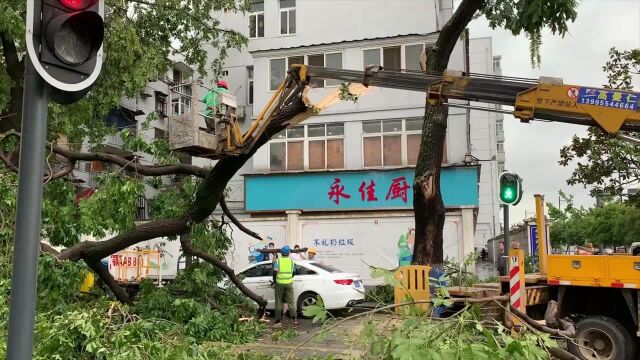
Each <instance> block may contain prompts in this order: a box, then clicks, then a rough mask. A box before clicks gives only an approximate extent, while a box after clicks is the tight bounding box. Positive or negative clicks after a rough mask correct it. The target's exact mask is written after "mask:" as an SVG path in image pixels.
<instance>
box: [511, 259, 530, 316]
mask: <svg viewBox="0 0 640 360" xmlns="http://www.w3.org/2000/svg"><path fill="white" fill-rule="evenodd" d="M524 286H525V278H524V250H522V249H511V250H509V295H510V296H509V300H510V302H511V306H513V307H514V308H515V309H518V310H520V311H521V312H525V311H526V305H527V304H526V299H525V288H524ZM511 319H512V320H513V323H514V324H521V323H522V322H521V321H520V318H519V317H517V316H515V315H513V316H512V317H511Z"/></svg>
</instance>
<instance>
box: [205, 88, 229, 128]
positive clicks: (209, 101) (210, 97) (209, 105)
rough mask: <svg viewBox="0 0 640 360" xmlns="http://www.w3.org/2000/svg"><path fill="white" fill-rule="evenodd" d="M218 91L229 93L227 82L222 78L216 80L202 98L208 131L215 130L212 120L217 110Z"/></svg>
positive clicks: (218, 101)
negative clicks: (213, 87) (214, 85)
mask: <svg viewBox="0 0 640 360" xmlns="http://www.w3.org/2000/svg"><path fill="white" fill-rule="evenodd" d="M220 93H229V84H227V82H226V81H224V80H218V82H217V83H216V88H215V89H211V90H209V91H208V92H207V93H206V94H205V95H204V97H203V98H202V102H203V103H204V104H205V106H206V108H205V110H204V113H203V115H204V122H205V124H206V125H207V130H208V131H209V132H210V133H214V132H215V122H214V120H213V115H214V112H215V111H216V110H217V108H218V105H219V104H220V100H219V96H218V94H220Z"/></svg>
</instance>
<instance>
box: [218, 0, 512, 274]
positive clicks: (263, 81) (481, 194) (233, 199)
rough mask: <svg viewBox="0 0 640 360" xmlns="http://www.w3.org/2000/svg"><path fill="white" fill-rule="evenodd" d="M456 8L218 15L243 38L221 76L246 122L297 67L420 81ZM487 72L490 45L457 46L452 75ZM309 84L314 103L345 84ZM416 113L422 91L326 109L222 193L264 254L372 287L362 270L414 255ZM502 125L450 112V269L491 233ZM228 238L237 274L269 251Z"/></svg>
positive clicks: (274, 0) (277, 3)
mask: <svg viewBox="0 0 640 360" xmlns="http://www.w3.org/2000/svg"><path fill="white" fill-rule="evenodd" d="M452 10H453V4H452V1H447V0H434V1H414V0H399V1H393V2H390V1H383V0H366V1H348V0H347V1H323V0H264V1H252V4H251V11H250V12H249V13H247V14H222V15H220V17H219V19H220V20H221V23H222V25H223V26H226V27H228V28H233V29H234V30H237V31H240V32H243V33H244V34H245V35H246V36H247V37H248V38H249V44H248V46H247V48H246V49H245V50H243V51H234V52H231V54H230V57H229V58H228V59H227V61H226V68H225V72H224V74H223V78H224V79H225V80H226V81H227V82H228V83H229V84H230V91H231V92H232V93H234V94H235V95H236V96H237V98H238V103H239V104H240V105H241V106H242V108H243V112H244V114H245V116H246V118H255V116H256V115H257V113H259V111H260V110H261V109H262V107H263V106H264V105H265V104H266V103H267V100H268V99H269V97H270V96H271V95H272V94H273V91H274V90H275V89H276V88H277V87H278V85H279V84H280V83H281V82H282V81H283V80H284V78H285V76H286V70H287V69H288V67H289V66H291V65H292V64H301V63H303V64H308V65H318V66H326V67H332V68H343V69H355V70H363V69H364V67H365V66H367V65H369V64H380V65H382V66H384V68H385V71H419V55H420V53H421V52H422V51H423V49H424V48H425V47H426V46H432V45H434V44H435V41H436V39H437V36H438V31H439V30H440V28H441V26H442V25H443V24H444V23H445V22H446V20H447V19H448V18H449V17H450V16H451V13H452ZM215 55H216V54H215V52H212V53H211V57H212V58H213V57H215ZM493 65H494V57H493V54H492V52H491V39H489V38H485V39H471V40H470V41H468V42H465V41H464V39H461V40H460V41H459V42H458V44H457V46H456V48H455V50H454V53H453V54H452V57H451V62H450V68H451V69H454V70H465V71H473V72H482V73H488V74H493V73H494V69H493ZM311 85H312V87H313V89H312V91H311V98H312V100H314V101H318V100H320V99H322V98H323V97H325V96H327V95H329V94H330V93H332V92H334V91H336V89H337V88H338V86H339V85H340V82H339V81H335V80H331V79H316V80H315V81H314V83H312V84H311ZM424 103H425V95H424V93H418V92H408V91H403V90H395V89H382V88H372V89H371V91H370V92H369V93H368V94H367V95H365V96H362V97H361V98H360V99H359V100H358V102H357V103H355V104H354V103H349V102H342V103H338V104H335V105H333V106H331V107H330V108H328V109H327V110H325V111H323V112H322V113H320V114H319V115H317V116H314V117H312V118H310V119H308V120H306V121H305V122H303V123H302V124H300V125H299V126H296V127H293V128H290V129H287V130H286V131H284V132H282V133H281V134H278V135H277V136H275V137H274V138H273V139H272V140H271V141H270V142H269V143H268V144H266V145H265V146H263V147H262V148H261V149H260V150H258V152H257V153H256V154H255V156H254V157H253V158H252V160H251V163H250V164H247V165H246V166H245V167H244V168H243V169H242V170H241V171H240V172H239V173H238V175H237V176H236V177H234V179H233V180H232V181H231V182H230V184H229V189H230V193H229V194H230V198H229V199H228V204H229V205H230V207H231V208H232V210H233V211H234V212H235V213H236V214H237V215H238V217H241V218H242V221H243V222H244V223H245V225H247V226H248V227H250V228H251V229H253V230H254V231H257V232H258V233H260V234H261V235H262V237H263V238H265V239H267V240H266V242H274V243H275V244H276V246H281V245H284V244H289V245H300V246H307V247H315V248H316V249H317V251H318V254H319V258H320V259H323V261H325V262H326V263H329V264H334V265H336V266H338V267H340V268H342V269H343V270H345V271H353V272H357V273H359V274H360V275H361V276H363V278H364V279H365V282H369V283H372V282H375V280H373V279H371V277H370V276H369V271H368V268H367V266H368V265H375V266H381V267H386V268H392V267H395V266H397V264H398V259H399V258H400V257H403V255H402V254H406V253H407V252H410V248H411V246H412V244H413V238H414V229H413V227H414V220H413V211H412V205H413V199H412V195H413V194H412V189H411V186H412V184H413V173H414V166H415V163H416V160H417V153H418V149H419V143H420V136H421V130H422V121H423V120H422V116H423V114H424ZM465 104H466V105H469V104H468V103H466V102H465V103H462V105H465ZM471 105H477V104H471ZM485 106H486V105H485ZM498 119H499V117H497V116H496V115H494V114H491V113H487V112H484V111H476V110H468V109H464V108H454V107H451V108H450V112H449V120H448V129H447V135H446V140H445V147H444V159H443V170H442V178H441V184H442V194H443V198H444V201H445V205H446V207H447V216H446V222H445V230H444V238H445V250H444V251H445V256H448V257H450V258H455V259H462V258H463V257H464V256H465V255H466V254H468V253H470V252H472V251H473V250H474V247H478V249H479V248H480V247H481V246H484V244H485V243H486V239H488V238H491V237H493V236H495V235H496V232H498V233H499V226H500V224H499V218H498V211H499V207H498V204H497V201H496V199H497V172H498V171H499V162H500V159H502V161H504V152H503V151H502V152H500V151H499V149H498V146H499V144H500V143H499V139H501V137H500V136H502V138H503V135H502V133H501V131H502V130H498V128H497V126H496V124H497V120H498ZM500 123H501V120H500ZM500 156H501V157H500ZM233 236H234V238H235V240H236V241H235V243H236V246H237V247H236V249H234V251H233V252H232V256H230V258H229V261H230V262H231V263H232V264H233V265H234V266H241V265H245V264H246V263H247V262H248V258H249V254H250V251H251V250H252V249H253V247H254V246H256V245H260V246H263V245H264V244H258V243H256V242H255V241H253V240H251V239H250V238H248V237H245V236H244V235H243V234H242V233H240V232H238V231H235V232H234V233H233Z"/></svg>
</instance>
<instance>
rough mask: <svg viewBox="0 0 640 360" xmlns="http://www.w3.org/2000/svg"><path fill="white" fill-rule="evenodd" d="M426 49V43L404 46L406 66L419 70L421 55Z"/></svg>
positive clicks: (409, 68)
mask: <svg viewBox="0 0 640 360" xmlns="http://www.w3.org/2000/svg"><path fill="white" fill-rule="evenodd" d="M423 51H424V44H413V45H405V46H404V68H405V69H407V70H412V71H418V70H421V69H420V55H422V52H423Z"/></svg>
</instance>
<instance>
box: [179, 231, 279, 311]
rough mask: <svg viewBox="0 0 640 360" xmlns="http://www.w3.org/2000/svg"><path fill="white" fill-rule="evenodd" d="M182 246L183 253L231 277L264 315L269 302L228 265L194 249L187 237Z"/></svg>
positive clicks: (184, 237)
mask: <svg viewBox="0 0 640 360" xmlns="http://www.w3.org/2000/svg"><path fill="white" fill-rule="evenodd" d="M180 244H181V245H182V251H183V252H184V253H185V254H188V255H192V256H197V257H199V258H200V259H202V260H204V261H206V262H208V263H210V264H211V265H213V266H215V267H217V268H218V269H220V270H222V271H223V272H224V273H225V274H227V276H228V277H229V280H231V282H232V283H233V284H234V285H235V286H236V287H237V288H238V290H240V291H241V292H242V293H243V294H245V295H246V296H247V297H249V298H250V299H251V300H253V301H255V302H256V304H258V306H259V312H260V314H259V316H262V313H263V312H264V309H265V307H266V306H267V301H266V300H265V299H264V298H263V297H262V296H259V295H257V294H256V293H254V292H253V291H251V290H250V289H249V288H248V287H246V286H245V285H244V284H243V283H242V280H240V278H239V277H238V276H237V275H236V273H235V272H234V271H233V269H232V268H230V267H229V266H228V265H227V264H225V263H224V262H222V261H221V260H220V259H218V258H217V257H215V256H213V255H212V254H209V253H207V252H205V251H202V250H200V249H197V248H195V247H193V245H192V244H191V240H189V237H187V236H182V237H180Z"/></svg>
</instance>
